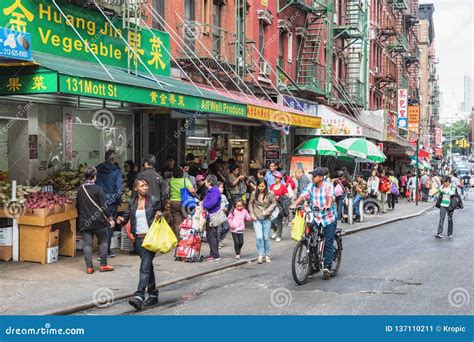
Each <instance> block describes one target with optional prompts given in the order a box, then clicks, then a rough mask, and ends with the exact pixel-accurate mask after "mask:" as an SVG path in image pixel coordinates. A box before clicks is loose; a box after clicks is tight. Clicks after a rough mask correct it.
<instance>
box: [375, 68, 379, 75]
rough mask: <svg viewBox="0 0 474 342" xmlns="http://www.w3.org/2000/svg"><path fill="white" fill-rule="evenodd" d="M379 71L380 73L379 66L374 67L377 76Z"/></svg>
mask: <svg viewBox="0 0 474 342" xmlns="http://www.w3.org/2000/svg"><path fill="white" fill-rule="evenodd" d="M379 71H380V70H379V67H378V66H376V67H374V74H375V75H377V74H378V73H379Z"/></svg>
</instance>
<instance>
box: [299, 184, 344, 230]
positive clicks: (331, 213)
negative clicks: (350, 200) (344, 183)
mask: <svg viewBox="0 0 474 342" xmlns="http://www.w3.org/2000/svg"><path fill="white" fill-rule="evenodd" d="M301 196H303V198H304V199H305V200H309V202H310V205H311V206H312V207H313V208H322V207H327V206H328V205H329V201H330V199H331V198H332V199H333V200H332V203H331V206H330V208H329V209H325V210H321V211H316V212H315V215H314V220H315V221H316V223H317V224H320V225H322V226H323V227H326V226H327V225H329V224H331V223H333V222H334V221H336V217H337V211H336V205H335V203H334V186H333V185H332V183H330V182H323V184H322V186H321V187H319V188H318V187H317V186H316V185H314V184H309V185H308V187H307V188H306V190H305V191H304V192H303V193H302V194H301Z"/></svg>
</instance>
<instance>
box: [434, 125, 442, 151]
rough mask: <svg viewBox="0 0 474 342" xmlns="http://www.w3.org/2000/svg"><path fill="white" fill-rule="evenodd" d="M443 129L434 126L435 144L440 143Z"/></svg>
mask: <svg viewBox="0 0 474 342" xmlns="http://www.w3.org/2000/svg"><path fill="white" fill-rule="evenodd" d="M442 136H443V130H442V128H441V127H436V128H435V145H437V146H439V145H441V143H442V139H441V138H442Z"/></svg>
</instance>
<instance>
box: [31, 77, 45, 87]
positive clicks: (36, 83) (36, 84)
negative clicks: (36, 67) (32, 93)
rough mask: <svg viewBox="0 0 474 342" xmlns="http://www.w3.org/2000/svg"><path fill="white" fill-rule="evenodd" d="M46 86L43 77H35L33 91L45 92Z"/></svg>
mask: <svg viewBox="0 0 474 342" xmlns="http://www.w3.org/2000/svg"><path fill="white" fill-rule="evenodd" d="M45 89H46V86H45V85H44V77H43V76H35V77H33V86H32V87H31V90H45Z"/></svg>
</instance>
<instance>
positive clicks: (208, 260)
mask: <svg viewBox="0 0 474 342" xmlns="http://www.w3.org/2000/svg"><path fill="white" fill-rule="evenodd" d="M219 260H221V258H220V257H219V258H214V257H208V258H207V259H206V261H207V262H214V261H219Z"/></svg>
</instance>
